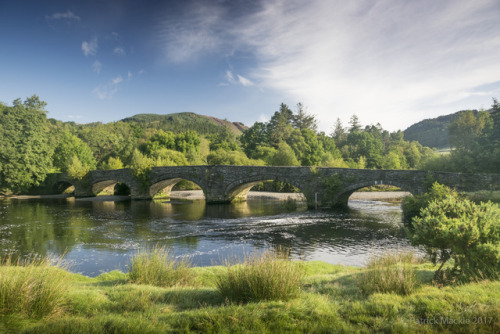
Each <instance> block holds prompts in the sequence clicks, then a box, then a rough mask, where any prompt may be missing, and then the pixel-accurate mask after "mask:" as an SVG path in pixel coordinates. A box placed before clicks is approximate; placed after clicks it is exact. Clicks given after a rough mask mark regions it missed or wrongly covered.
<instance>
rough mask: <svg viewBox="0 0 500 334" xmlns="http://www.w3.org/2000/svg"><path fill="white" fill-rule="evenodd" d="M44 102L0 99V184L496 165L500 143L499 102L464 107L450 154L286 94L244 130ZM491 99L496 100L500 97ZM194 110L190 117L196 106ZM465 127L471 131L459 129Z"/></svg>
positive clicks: (10, 189) (6, 187) (13, 189)
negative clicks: (52, 110) (218, 168)
mask: <svg viewBox="0 0 500 334" xmlns="http://www.w3.org/2000/svg"><path fill="white" fill-rule="evenodd" d="M495 103H496V100H495ZM45 107H46V103H45V102H44V101H41V100H40V98H39V97H38V96H36V95H33V96H32V97H29V98H27V99H26V100H25V101H22V100H21V99H17V100H15V101H14V102H13V104H12V105H11V106H8V105H6V104H3V103H0V140H1V145H0V192H2V193H5V194H8V193H20V192H23V191H27V190H28V189H29V188H30V187H32V186H36V185H38V184H40V183H41V182H42V181H43V180H44V179H45V177H46V175H47V174H48V173H51V172H66V173H68V174H69V175H70V176H71V177H73V178H75V179H78V178H81V177H83V176H84V175H85V174H86V173H87V172H88V171H90V170H93V169H120V168H124V167H130V168H132V169H133V170H134V171H135V173H136V175H137V176H139V177H140V176H141V175H145V174H146V173H147V172H148V171H149V170H150V169H151V168H152V167H154V166H183V165H204V164H228V165H267V166H324V167H348V168H373V169H380V168H382V169H418V168H430V169H435V168H436V166H439V168H441V166H442V168H445V167H446V168H449V166H448V165H447V164H448V162H449V161H448V160H446V162H441V160H440V159H455V160H453V161H462V160H463V161H470V163H467V164H466V165H464V166H461V165H459V164H458V163H456V164H454V165H453V166H455V167H456V168H458V169H460V168H464V170H473V171H476V170H477V168H475V167H474V168H470V166H472V165H474V163H473V161H477V160H478V159H480V160H482V161H483V162H484V163H483V164H482V165H481V166H483V167H481V168H483V169H480V170H485V171H493V172H494V171H495V170H494V169H495V167H494V166H498V155H499V153H498V152H500V149H499V147H498V136H499V135H498V129H499V128H500V126H499V124H498V111H497V112H496V113H492V114H489V113H479V114H478V116H477V117H476V116H474V115H472V117H471V115H470V114H469V113H465V114H464V116H463V117H464V118H463V119H462V117H461V118H459V119H458V120H457V123H453V124H454V125H453V126H451V127H450V136H451V138H454V139H453V140H454V141H453V142H454V143H455V145H456V150H455V151H454V152H453V153H452V154H451V155H450V156H449V157H439V156H437V155H436V153H435V152H433V151H432V150H431V149H430V148H428V147H423V146H422V145H420V144H419V143H418V142H416V141H412V142H409V141H405V140H404V138H403V133H402V132H401V131H396V132H392V133H390V132H389V131H387V130H384V129H383V128H382V127H381V125H380V124H376V125H367V126H365V127H363V126H362V125H361V123H360V121H359V119H358V117H357V116H356V115H353V116H352V117H351V119H350V121H349V125H348V126H346V127H344V126H343V124H342V123H341V121H340V120H339V119H337V122H336V124H335V125H334V126H333V127H332V131H331V133H330V134H326V133H324V132H320V131H318V129H317V125H318V122H317V119H316V117H315V116H314V115H312V114H310V113H308V112H307V111H306V108H305V107H304V106H303V105H302V104H301V103H298V104H297V105H296V107H295V110H292V109H290V108H289V107H288V106H287V105H286V104H281V105H280V107H279V110H277V111H276V112H275V113H274V115H273V116H272V117H271V119H270V120H269V121H268V122H256V123H255V124H253V125H252V126H251V127H250V128H248V129H247V130H245V131H243V133H242V134H241V135H240V136H237V135H236V134H235V132H234V129H229V127H228V126H227V125H226V126H216V127H214V126H212V125H210V126H208V124H213V123H207V119H206V118H203V119H202V120H196V119H195V121H194V123H193V121H192V120H188V119H187V118H188V116H186V115H182V117H180V118H179V119H181V122H182V126H179V128H178V129H176V127H174V126H172V124H170V123H169V124H168V127H167V125H166V123H165V124H163V123H164V121H159V119H158V117H155V115H142V116H144V117H145V118H144V117H135V118H134V117H132V118H129V119H126V120H124V121H118V122H111V123H107V124H102V123H90V124H76V123H74V122H62V121H58V120H54V119H48V118H47V111H46V110H45ZM494 108H497V109H495V110H498V103H496V104H495V106H494ZM193 115H194V114H192V115H189V118H193V117H195V116H197V115H194V116H193ZM157 116H158V115H157ZM189 122H191V123H189ZM189 124H191V125H189ZM163 125H165V126H163ZM464 131H465V133H466V135H460V133H461V132H464ZM495 141H496V142H495ZM495 143H496V144H495ZM487 150H490V151H487ZM488 152H493V153H494V154H489V153H488ZM495 157H496V158H495ZM495 159H496V160H495ZM443 161H444V160H443ZM495 164H496V165H495ZM474 166H475V165H474ZM455 167H454V168H455Z"/></svg>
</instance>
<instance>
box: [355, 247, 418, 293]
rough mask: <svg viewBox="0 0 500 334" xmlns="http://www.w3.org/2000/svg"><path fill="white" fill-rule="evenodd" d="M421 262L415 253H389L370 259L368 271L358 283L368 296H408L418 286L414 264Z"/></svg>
mask: <svg viewBox="0 0 500 334" xmlns="http://www.w3.org/2000/svg"><path fill="white" fill-rule="evenodd" d="M419 262H421V261H420V259H419V258H418V257H417V256H415V254H414V253H413V252H397V253H387V254H384V255H381V256H375V257H373V258H371V259H370V261H369V262H368V265H367V270H366V271H365V272H363V273H362V274H361V275H359V278H358V282H359V285H360V288H361V290H362V291H363V292H364V293H366V294H372V293H377V292H381V293H396V294H399V295H408V294H411V293H412V292H414V291H415V290H416V289H417V287H418V285H419V282H418V279H417V274H416V272H415V269H414V267H413V265H414V264H417V263H419Z"/></svg>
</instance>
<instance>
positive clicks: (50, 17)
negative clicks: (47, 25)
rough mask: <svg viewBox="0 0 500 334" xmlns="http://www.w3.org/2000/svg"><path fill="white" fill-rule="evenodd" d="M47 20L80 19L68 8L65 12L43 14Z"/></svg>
mask: <svg viewBox="0 0 500 334" xmlns="http://www.w3.org/2000/svg"><path fill="white" fill-rule="evenodd" d="M45 18H46V19H47V20H65V21H67V22H69V21H80V17H79V16H77V15H75V13H73V12H72V11H71V10H68V11H67V12H65V13H54V14H52V15H47V16H45Z"/></svg>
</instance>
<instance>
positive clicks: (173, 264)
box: [128, 246, 193, 287]
mask: <svg viewBox="0 0 500 334" xmlns="http://www.w3.org/2000/svg"><path fill="white" fill-rule="evenodd" d="M190 267H191V265H190V263H189V262H188V261H187V260H180V261H177V260H175V259H174V258H173V257H172V254H171V253H170V250H169V249H167V248H165V247H164V246H162V247H159V246H154V247H153V248H151V249H146V250H144V251H138V252H137V254H136V255H135V256H133V257H132V259H131V260H130V263H129V265H128V270H129V278H130V281H131V282H133V283H137V284H149V285H155V286H161V287H168V286H174V285H188V284H190V283H191V282H192V281H193V277H192V273H191V271H190Z"/></svg>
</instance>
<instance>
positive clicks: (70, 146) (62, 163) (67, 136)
mask: <svg viewBox="0 0 500 334" xmlns="http://www.w3.org/2000/svg"><path fill="white" fill-rule="evenodd" d="M73 157H76V158H77V159H78V161H79V162H80V163H81V164H82V165H84V166H87V167H88V168H89V170H92V169H95V168H96V161H95V158H94V155H93V154H92V150H91V149H90V147H89V146H88V145H87V144H86V143H85V142H83V140H81V139H80V138H78V137H77V136H75V135H72V134H71V133H69V132H68V131H66V132H64V134H63V136H62V138H61V142H60V143H59V145H57V147H56V149H55V150H54V156H53V164H54V167H56V168H58V169H59V170H60V171H62V172H67V171H68V170H67V167H68V166H69V164H70V163H72V161H73Z"/></svg>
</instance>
